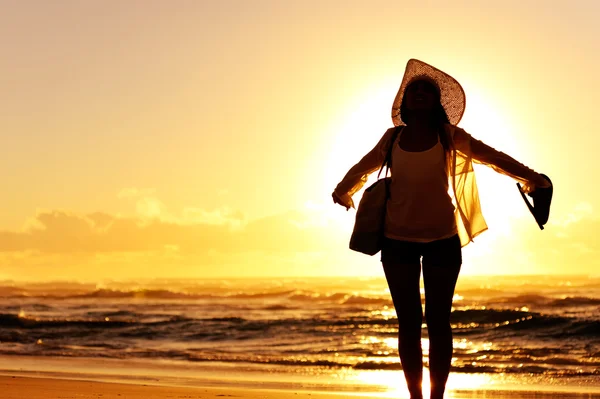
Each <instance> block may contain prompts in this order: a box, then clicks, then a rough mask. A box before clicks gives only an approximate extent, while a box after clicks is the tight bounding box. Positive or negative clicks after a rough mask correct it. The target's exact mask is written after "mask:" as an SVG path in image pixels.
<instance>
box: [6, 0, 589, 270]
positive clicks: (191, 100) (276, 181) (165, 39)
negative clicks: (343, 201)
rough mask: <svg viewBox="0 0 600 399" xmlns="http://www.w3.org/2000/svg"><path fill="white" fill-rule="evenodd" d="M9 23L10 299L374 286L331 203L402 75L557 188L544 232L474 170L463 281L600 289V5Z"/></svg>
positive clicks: (497, 180)
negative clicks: (363, 282) (486, 277)
mask: <svg viewBox="0 0 600 399" xmlns="http://www.w3.org/2000/svg"><path fill="white" fill-rule="evenodd" d="M0 4H1V6H0V7H1V13H0V15H1V17H0V18H1V23H0V48H1V49H2V61H1V62H0V82H2V84H1V87H2V95H1V96H0V109H1V114H2V118H1V120H2V129H1V134H2V143H3V145H2V146H1V149H0V151H1V156H0V171H1V172H0V173H1V179H2V188H3V189H2V195H1V196H0V209H1V212H0V264H1V267H0V279H19V280H23V279H25V280H50V279H80V280H100V279H108V278H112V279H131V278H153V277H159V278H163V277H175V278H181V277H197V278H204V277H245V276H330V275H347V276H352V275H365V276H378V275H382V272H381V268H380V264H379V258H378V256H374V257H368V256H365V255H361V254H358V253H353V252H352V251H350V250H349V249H348V238H349V236H350V232H351V229H352V224H353V219H354V214H355V212H354V210H351V211H349V212H346V210H345V209H343V208H341V207H339V206H334V204H333V203H332V202H331V192H332V190H333V188H334V187H335V185H336V184H337V183H338V181H339V180H340V179H341V178H342V177H343V175H344V174H345V173H346V171H347V170H348V169H349V168H350V167H351V166H352V165H353V164H354V163H356V162H357V161H358V160H359V159H360V158H361V157H362V156H363V155H364V154H365V153H366V152H368V151H369V150H370V149H371V148H372V146H373V145H374V144H375V143H376V142H377V141H378V140H379V138H380V137H381V135H382V134H383V132H384V131H385V130H386V129H387V128H388V127H390V126H392V121H391V118H390V113H391V105H392V101H393V99H394V96H395V94H396V91H397V89H398V87H399V85H400V81H401V79H402V75H403V72H404V68H405V65H406V62H407V61H408V59H410V58H417V59H421V60H423V61H425V62H427V63H430V64H432V65H434V66H436V67H438V68H440V69H442V70H444V71H446V72H447V73H449V74H451V75H452V76H454V77H455V78H456V79H457V80H458V81H459V82H460V83H461V84H462V85H463V87H464V89H465V92H466V97H467V108H466V113H465V116H464V118H463V120H462V121H461V122H460V124H459V126H461V127H463V128H464V129H465V130H467V131H468V132H469V133H471V134H472V135H473V136H474V137H476V138H478V139H481V140H483V141H484V142H486V143H487V144H489V145H491V146H493V147H495V148H496V149H498V150H501V151H504V152H506V153H507V154H509V155H511V156H513V157H515V158H516V159H517V160H519V161H521V162H523V163H524V164H526V165H528V166H530V167H531V168H533V169H535V170H536V171H538V172H543V173H545V174H547V175H549V176H550V177H551V178H552V180H553V182H554V185H555V192H554V202H553V205H552V212H551V216H550V222H549V223H548V225H547V227H546V229H545V230H544V231H540V230H539V228H538V227H537V225H536V224H535V222H534V220H533V217H532V216H531V215H530V214H529V212H528V211H527V209H526V207H525V205H524V203H523V201H522V199H521V197H520V196H519V194H518V191H517V189H516V187H515V182H513V181H512V180H511V179H510V178H508V177H506V176H502V175H499V174H496V173H495V172H493V171H491V170H489V169H486V168H485V167H477V180H478V184H479V189H480V195H481V201H482V207H483V212H484V216H485V217H486V220H487V222H488V225H489V227H490V229H489V231H487V232H485V233H483V235H481V236H480V237H478V238H476V239H475V243H472V244H469V245H468V246H467V247H466V248H464V264H463V273H465V274H514V273H523V274H538V273H541V274H550V273H569V274H572V273H581V274H596V275H597V274H598V270H599V268H598V267H599V266H600V260H599V259H600V244H599V242H600V240H598V238H597V237H598V235H599V234H600V219H599V217H598V215H597V211H598V208H599V206H600V188H599V187H598V182H600V162H599V161H598V158H599V153H598V149H599V148H600V135H599V134H598V133H599V131H598V130H599V129H598V127H597V124H596V120H597V119H598V116H597V115H598V112H599V111H598V94H597V93H598V92H599V91H600V75H599V74H598V71H600V40H599V39H598V38H600V24H598V17H599V16H600V3H599V2H597V1H593V0H590V1H583V0H579V1H573V0H570V1H560V0H557V1H553V2H547V1H542V0H540V1H524V0H505V1H502V2H484V1H453V2H448V1H386V2H383V1H369V2H366V1H348V0H346V1H334V0H319V1H317V0H307V1H284V0H253V1H244V0H238V1H230V0H224V1H208V0H206V1H205V0H199V1H191V0H190V1H179V0H176V1H152V0H139V1H133V0H132V1H117V0H114V1H61V0H59V1H43V0H39V1H8V0H6V1H1V2H0ZM374 178H375V177H374V176H372V179H373V180H374ZM359 198H360V195H357V196H356V197H355V201H356V202H358V200H359Z"/></svg>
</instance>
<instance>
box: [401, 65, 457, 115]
mask: <svg viewBox="0 0 600 399" xmlns="http://www.w3.org/2000/svg"><path fill="white" fill-rule="evenodd" d="M421 77H422V78H424V79H426V80H429V81H432V82H433V83H435V84H436V85H437V87H438V88H439V90H440V102H441V104H442V107H444V110H445V111H446V115H448V120H449V121H450V123H451V124H453V125H457V124H458V122H460V120H461V118H462V116H463V114H464V113H465V106H466V98H465V92H464V90H463V88H462V86H461V85H460V83H458V81H457V80H456V79H454V78H453V77H452V76H450V75H448V74H447V73H445V72H442V71H440V70H439V69H437V68H435V67H433V66H431V65H429V64H426V63H424V62H423V61H419V60H416V59H410V60H408V63H407V64H406V70H405V71H404V77H403V78H402V83H401V84H400V89H399V90H398V94H396V98H395V99H394V104H393V105H392V121H393V122H394V126H399V125H402V124H404V123H403V121H402V115H401V111H400V106H401V105H402V99H403V98H404V91H405V90H406V87H407V86H408V85H409V84H410V83H411V82H413V81H415V80H418V79H419V78H421Z"/></svg>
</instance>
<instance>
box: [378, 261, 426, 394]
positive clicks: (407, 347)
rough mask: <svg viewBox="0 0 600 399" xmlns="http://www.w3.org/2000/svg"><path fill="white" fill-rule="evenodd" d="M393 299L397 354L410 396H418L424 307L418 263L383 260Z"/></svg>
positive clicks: (420, 384) (419, 390) (421, 371)
mask: <svg viewBox="0 0 600 399" xmlns="http://www.w3.org/2000/svg"><path fill="white" fill-rule="evenodd" d="M382 264H383V270H384V272H385V278H386V279H387V283H388V286H389V288H390V293H391V295H392V301H393V302H394V307H395V308H396V315H397V316H398V353H399V355H400V362H401V363H402V370H403V371H404V377H405V378H406V384H407V385H408V391H409V392H410V397H411V399H421V398H422V397H423V392H422V390H421V386H422V382H423V350H422V349H421V324H422V323H423V309H422V307H421V293H420V290H419V280H420V278H421V264H420V262H418V263H414V262H413V263H399V262H397V261H386V260H383V261H382Z"/></svg>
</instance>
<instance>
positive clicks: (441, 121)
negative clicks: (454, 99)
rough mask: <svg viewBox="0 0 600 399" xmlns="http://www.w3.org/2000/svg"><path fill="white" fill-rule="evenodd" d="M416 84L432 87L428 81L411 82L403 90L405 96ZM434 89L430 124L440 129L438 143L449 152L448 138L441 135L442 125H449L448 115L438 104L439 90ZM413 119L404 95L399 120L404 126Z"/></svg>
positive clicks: (440, 104) (439, 103)
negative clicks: (434, 94) (434, 97)
mask: <svg viewBox="0 0 600 399" xmlns="http://www.w3.org/2000/svg"><path fill="white" fill-rule="evenodd" d="M416 82H425V83H427V84H430V85H432V86H434V85H433V83H431V82H430V81H428V80H425V79H423V80H420V79H417V80H413V81H412V82H410V83H409V84H408V85H407V86H406V89H404V93H405V94H406V91H407V90H408V88H409V87H410V86H412V85H413V84H415V83H416ZM434 87H435V89H436V90H435V92H436V99H435V104H434V105H433V110H432V112H431V122H432V123H433V124H434V125H437V126H438V127H439V128H440V129H439V130H438V134H439V137H440V143H442V146H443V147H444V150H445V151H448V150H449V147H450V145H449V143H448V138H447V137H446V135H445V134H443V132H444V125H445V124H448V123H450V120H449V119H448V115H447V114H446V110H445V109H444V107H443V106H442V103H441V102H440V94H439V93H440V91H439V90H440V89H439V88H438V87H436V86H434ZM412 117H413V112H412V111H411V110H410V109H408V107H407V106H406V95H404V97H402V103H401V104H400V118H401V119H402V122H404V124H406V125H408V122H409V121H410V119H412Z"/></svg>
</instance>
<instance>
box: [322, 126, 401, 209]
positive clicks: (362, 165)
mask: <svg viewBox="0 0 600 399" xmlns="http://www.w3.org/2000/svg"><path fill="white" fill-rule="evenodd" d="M394 130H395V128H390V129H388V130H387V131H386V132H385V134H384V135H383V137H382V138H381V140H379V142H378V143H377V145H376V146H375V147H374V148H373V149H372V150H371V151H369V153H368V154H367V155H365V156H364V157H363V158H362V159H361V160H360V161H359V162H358V163H357V164H356V165H354V166H353V167H352V168H350V170H349V171H348V173H346V176H344V178H343V179H342V181H341V182H340V183H339V184H338V185H337V187H336V188H335V190H334V191H333V199H334V201H335V202H336V203H339V204H341V205H343V206H345V207H346V208H347V209H348V208H351V207H352V208H354V201H352V196H353V195H354V193H356V192H357V191H358V190H360V189H361V188H362V187H363V186H364V184H365V183H366V181H367V178H368V177H369V175H370V174H371V173H373V172H375V171H376V170H379V168H381V165H382V164H383V161H384V159H385V155H386V154H387V148H388V144H389V141H390V139H391V137H392V135H393V133H394Z"/></svg>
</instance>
